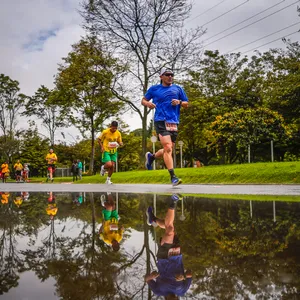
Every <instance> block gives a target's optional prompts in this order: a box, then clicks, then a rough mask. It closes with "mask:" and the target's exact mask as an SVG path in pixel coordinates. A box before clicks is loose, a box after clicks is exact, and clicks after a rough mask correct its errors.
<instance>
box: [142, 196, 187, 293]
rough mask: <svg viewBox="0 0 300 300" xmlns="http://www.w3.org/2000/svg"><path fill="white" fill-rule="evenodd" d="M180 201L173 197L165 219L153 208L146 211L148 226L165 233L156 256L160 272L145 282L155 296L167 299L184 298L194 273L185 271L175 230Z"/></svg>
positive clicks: (150, 276)
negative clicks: (176, 213)
mask: <svg viewBox="0 0 300 300" xmlns="http://www.w3.org/2000/svg"><path fill="white" fill-rule="evenodd" d="M178 200H180V198H179V196H178V195H176V194H174V195H172V196H171V199H170V205H169V208H168V211H167V213H166V216H165V219H159V218H157V217H156V216H155V215H154V213H153V208H152V207H151V206H150V207H148V209H147V211H146V215H147V223H148V225H151V226H154V227H156V226H159V227H160V228H164V229H165V233H164V235H163V237H162V238H161V240H160V243H159V245H158V251H157V254H156V257H157V268H158V272H157V271H153V272H152V273H150V274H147V275H146V276H145V281H146V282H147V284H148V285H149V287H150V288H151V290H152V291H153V293H154V294H155V295H157V296H165V299H179V298H178V296H184V294H185V293H186V292H187V291H188V289H189V288H190V285H191V283H192V272H191V271H190V270H187V271H185V270H184V266H183V262H182V254H181V249H180V243H179V239H178V236H177V235H176V233H175V229H174V217H175V207H176V203H177V202H178Z"/></svg>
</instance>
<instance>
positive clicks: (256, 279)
mask: <svg viewBox="0 0 300 300" xmlns="http://www.w3.org/2000/svg"><path fill="white" fill-rule="evenodd" d="M255 206H256V210H255V212H254V213H253V218H252V219H251V213H250V210H249V202H248V201H229V200H220V201H215V200H210V199H202V200H201V201H197V203H196V202H195V201H194V199H193V198H192V197H191V198H190V199H189V205H186V207H187V212H186V216H187V219H186V222H184V223H183V224H182V226H180V228H179V230H180V231H182V233H185V235H186V241H185V243H186V245H187V246H188V247H187V253H189V254H190V257H189V260H188V262H187V263H188V264H189V265H191V267H192V268H193V270H195V269H197V270H198V271H197V276H196V280H195V281H194V283H196V286H197V287H196V289H195V290H194V293H196V294H201V293H202V296H203V297H205V296H213V297H217V298H224V299H233V298H235V297H241V298H243V299H248V298H249V297H251V294H252V295H254V296H255V297H256V298H261V299H270V298H274V297H275V298H276V297H277V298H278V299H279V298H280V299H282V297H295V296H296V294H297V293H298V292H299V289H300V280H299V276H298V275H297V276H295V274H296V273H298V271H299V267H300V259H299V258H300V257H299V254H298V253H293V254H292V255H291V253H290V251H289V249H295V248H298V246H299V240H300V239H299V238H300V228H299V225H300V223H299V217H300V213H299V208H298V210H297V212H296V211H295V210H294V211H293V213H292V214H290V213H289V210H285V208H284V207H286V208H288V204H281V205H277V206H278V207H280V206H281V209H280V208H278V210H277V222H273V210H272V203H271V202H269V203H262V202H256V203H255ZM195 245H196V246H195ZM298 249H299V248H298ZM195 252H196V253H197V255H196V257H194V258H193V257H192V254H193V253H195ZM286 258H288V263H285V261H284V260H285V259H286Z"/></svg>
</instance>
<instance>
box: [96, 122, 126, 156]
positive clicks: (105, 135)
mask: <svg viewBox="0 0 300 300" xmlns="http://www.w3.org/2000/svg"><path fill="white" fill-rule="evenodd" d="M98 139H99V140H100V141H101V143H102V144H103V148H104V151H106V152H109V153H115V152H117V147H116V145H115V142H117V143H118V144H120V143H122V137H121V133H120V131H119V130H116V131H115V132H111V131H110V128H107V129H105V130H103V131H102V133H101V134H100V136H99V137H98Z"/></svg>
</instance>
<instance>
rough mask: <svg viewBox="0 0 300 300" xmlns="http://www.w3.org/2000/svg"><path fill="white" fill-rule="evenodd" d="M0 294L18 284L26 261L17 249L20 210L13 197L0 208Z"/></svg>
mask: <svg viewBox="0 0 300 300" xmlns="http://www.w3.org/2000/svg"><path fill="white" fill-rule="evenodd" d="M0 220H1V221H0V228H1V229H0V295H2V294H4V293H6V292H8V291H9V290H10V289H11V288H12V287H16V286H17V285H18V280H19V275H18V274H19V272H20V271H22V269H23V267H24V263H23V261H22V259H21V258H20V253H19V252H18V250H17V241H16V236H17V235H18V233H19V230H18V221H19V212H18V210H16V209H14V207H13V206H12V201H11V199H10V200H9V202H8V203H7V204H6V205H5V206H2V207H1V210H0Z"/></svg>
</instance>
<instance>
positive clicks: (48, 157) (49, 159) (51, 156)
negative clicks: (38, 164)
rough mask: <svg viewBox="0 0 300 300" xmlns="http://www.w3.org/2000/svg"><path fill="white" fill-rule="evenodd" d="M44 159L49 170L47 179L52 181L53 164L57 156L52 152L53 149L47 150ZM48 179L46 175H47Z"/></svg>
mask: <svg viewBox="0 0 300 300" xmlns="http://www.w3.org/2000/svg"><path fill="white" fill-rule="evenodd" d="M46 161H47V163H48V172H49V179H50V180H51V182H53V174H54V172H55V164H56V162H57V156H56V154H55V153H54V152H53V149H50V150H49V153H48V154H47V155H46ZM47 181H48V177H47Z"/></svg>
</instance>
